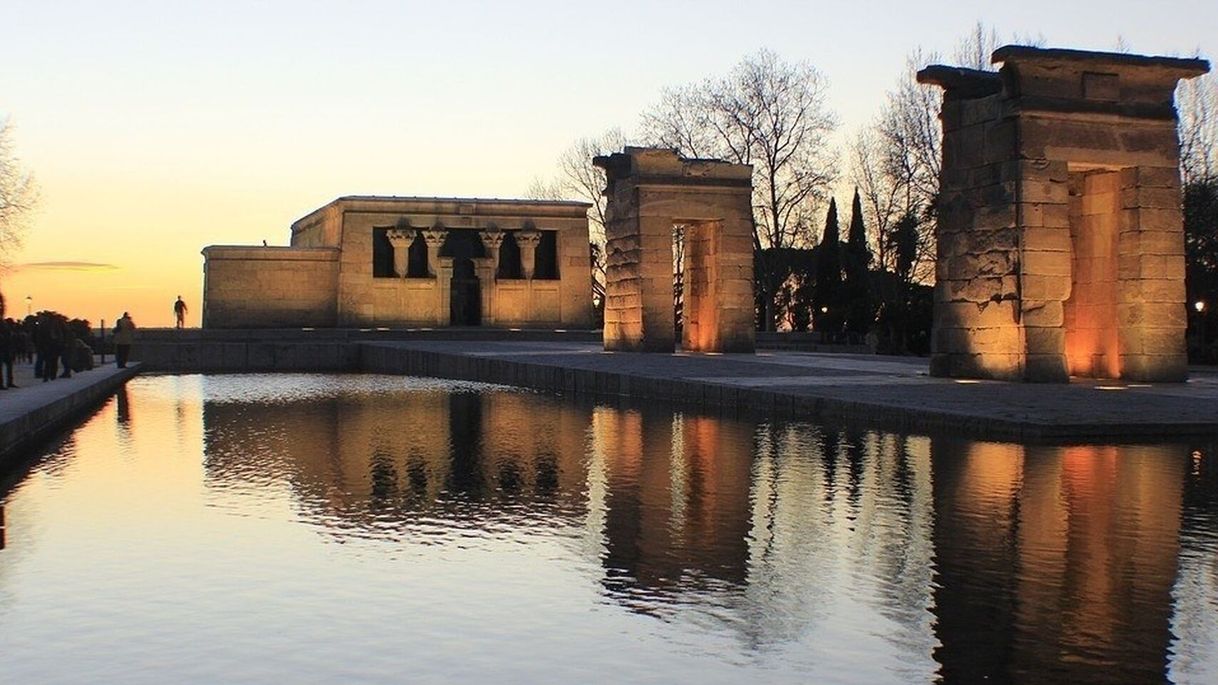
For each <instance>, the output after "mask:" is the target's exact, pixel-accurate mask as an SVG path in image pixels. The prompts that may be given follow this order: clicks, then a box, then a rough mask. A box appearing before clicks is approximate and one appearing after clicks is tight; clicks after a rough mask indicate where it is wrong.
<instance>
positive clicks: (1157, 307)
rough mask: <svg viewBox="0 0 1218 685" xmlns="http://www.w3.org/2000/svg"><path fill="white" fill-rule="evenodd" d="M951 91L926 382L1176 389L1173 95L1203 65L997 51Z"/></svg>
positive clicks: (928, 73)
mask: <svg viewBox="0 0 1218 685" xmlns="http://www.w3.org/2000/svg"><path fill="white" fill-rule="evenodd" d="M993 61H994V62H995V63H999V62H1000V63H1002V65H1003V66H1002V69H1001V71H999V72H997V73H993V72H983V71H975V70H971V69H961V68H957V67H947V66H938V65H936V66H930V67H927V68H926V69H923V70H922V71H921V72H919V73H918V80H919V81H921V82H922V83H932V84H935V85H938V86H940V87H942V88H943V89H944V96H943V110H942V114H941V119H942V122H943V167H942V171H941V193H940V199H939V206H938V214H939V221H938V231H937V234H936V236H937V239H938V247H937V249H938V254H937V262H936V286H935V321H934V329H935V330H934V354H933V356H932V358H931V373H932V374H934V375H938V376H956V377H979V378H996V379H1007V380H1026V381H1058V382H1062V381H1066V380H1067V379H1068V378H1069V377H1070V376H1081V377H1091V378H1121V379H1126V380H1141V381H1180V380H1184V378H1185V375H1186V373H1187V355H1186V351H1185V340H1184V333H1185V327H1186V323H1187V320H1186V312H1185V302H1184V300H1185V294H1184V229H1183V221H1182V218H1181V211H1180V173H1179V162H1180V160H1179V154H1180V153H1179V143H1178V140H1177V136H1176V125H1177V119H1176V110H1175V107H1174V104H1173V97H1174V92H1175V88H1176V84H1177V82H1178V81H1179V80H1180V79H1182V78H1191V77H1194V76H1198V75H1200V74H1203V73H1205V72H1206V71H1208V69H1209V64H1208V63H1207V62H1205V61H1204V60H1199V59H1175V58H1168V57H1144V56H1138V55H1128V54H1116V53H1100V52H1083V51H1077V50H1057V49H1040V48H1031V47H1022V46H1007V47H1003V48H1000V49H999V50H997V51H996V52H995V53H994V55H993Z"/></svg>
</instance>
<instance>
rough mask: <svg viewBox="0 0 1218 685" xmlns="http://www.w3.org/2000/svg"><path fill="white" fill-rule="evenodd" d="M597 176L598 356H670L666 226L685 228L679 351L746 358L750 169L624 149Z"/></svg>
mask: <svg viewBox="0 0 1218 685" xmlns="http://www.w3.org/2000/svg"><path fill="white" fill-rule="evenodd" d="M594 163H595V164H596V165H597V166H599V167H601V168H602V169H604V170H605V177H606V180H607V183H608V186H607V187H606V189H605V196H606V197H607V199H608V202H607V204H606V222H605V252H606V264H605V281H606V282H605V330H604V344H605V349H606V350H620V351H634V352H672V351H674V349H675V347H676V314H675V312H674V311H673V270H674V268H673V267H674V256H673V227H674V226H675V225H678V224H679V225H681V226H683V227H684V240H685V244H684V260H685V261H684V264H683V269H684V274H685V276H684V284H683V296H684V305H683V311H684V322H683V324H684V325H683V326H682V328H681V348H682V349H683V350H685V351H687V352H752V351H753V344H754V333H753V224H752V217H753V213H752V212H753V205H752V198H753V182H752V178H753V168H752V167H751V166H748V165H746V164H731V163H728V162H723V161H719V160H708V159H686V158H683V157H680V156H678V155H677V153H676V151H675V150H670V149H658V148H639V147H627V148H626V150H625V151H624V152H618V153H614V154H612V155H608V156H605V157H597V158H595V160H594Z"/></svg>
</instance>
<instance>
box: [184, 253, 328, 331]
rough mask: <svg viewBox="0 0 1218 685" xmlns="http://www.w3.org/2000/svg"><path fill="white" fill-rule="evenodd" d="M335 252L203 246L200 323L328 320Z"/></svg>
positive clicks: (225, 324)
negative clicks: (204, 247) (201, 315)
mask: <svg viewBox="0 0 1218 685" xmlns="http://www.w3.org/2000/svg"><path fill="white" fill-rule="evenodd" d="M338 256H339V255H338V250H336V249H334V248H293V247H228V246H219V245H213V246H211V247H208V248H206V249H204V250H203V257H204V264H203V326H204V328H269V327H276V326H284V327H305V326H319V327H320V326H333V325H334V322H335V292H336V291H337V284H338Z"/></svg>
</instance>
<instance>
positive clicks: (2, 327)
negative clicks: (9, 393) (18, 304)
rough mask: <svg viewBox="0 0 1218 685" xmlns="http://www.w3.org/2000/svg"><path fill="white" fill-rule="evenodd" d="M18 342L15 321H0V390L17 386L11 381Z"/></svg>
mask: <svg viewBox="0 0 1218 685" xmlns="http://www.w3.org/2000/svg"><path fill="white" fill-rule="evenodd" d="M20 342H21V341H20V340H19V339H18V328H17V322H16V321H13V320H12V319H5V320H4V321H0V390H5V389H8V388H15V387H17V384H16V383H14V382H13V361H14V360H16V358H17V346H18V345H19V344H20Z"/></svg>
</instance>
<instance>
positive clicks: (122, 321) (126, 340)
mask: <svg viewBox="0 0 1218 685" xmlns="http://www.w3.org/2000/svg"><path fill="white" fill-rule="evenodd" d="M133 342H135V322H134V321H132V320H131V315H130V314H128V313H127V312H123V315H122V317H121V318H119V320H118V323H116V324H115V325H114V361H115V362H116V363H117V364H118V368H120V369H125V368H127V357H128V356H130V355H131V343H133Z"/></svg>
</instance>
